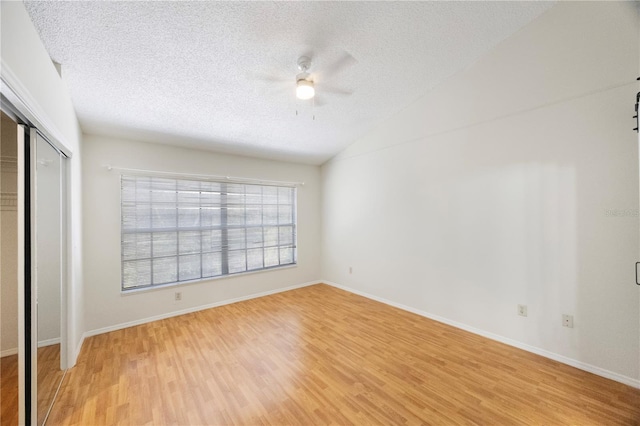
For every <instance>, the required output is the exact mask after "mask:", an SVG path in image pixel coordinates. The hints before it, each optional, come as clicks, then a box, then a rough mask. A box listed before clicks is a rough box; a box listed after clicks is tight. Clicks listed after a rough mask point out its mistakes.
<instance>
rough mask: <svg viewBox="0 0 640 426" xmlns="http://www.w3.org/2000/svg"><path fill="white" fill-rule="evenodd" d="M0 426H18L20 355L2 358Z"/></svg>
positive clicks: (0, 367)
mask: <svg viewBox="0 0 640 426" xmlns="http://www.w3.org/2000/svg"><path fill="white" fill-rule="evenodd" d="M0 408H1V410H0V425H2V426H5V425H7V426H13V425H17V424H18V355H9V356H5V357H2V358H0Z"/></svg>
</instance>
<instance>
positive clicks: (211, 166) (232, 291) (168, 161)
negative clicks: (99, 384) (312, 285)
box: [82, 135, 320, 334]
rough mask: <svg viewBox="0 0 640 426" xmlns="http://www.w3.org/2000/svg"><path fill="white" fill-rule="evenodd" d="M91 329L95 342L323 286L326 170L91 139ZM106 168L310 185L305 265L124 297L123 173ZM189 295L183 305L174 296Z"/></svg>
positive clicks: (305, 189)
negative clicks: (256, 297) (134, 327)
mask: <svg viewBox="0 0 640 426" xmlns="http://www.w3.org/2000/svg"><path fill="white" fill-rule="evenodd" d="M82 163H83V170H84V171H83V185H84V191H85V195H84V226H85V228H84V271H85V303H86V305H85V323H86V326H87V330H88V331H87V332H88V334H94V333H96V332H97V331H101V330H102V331H104V329H111V328H117V327H120V326H122V325H125V324H131V323H135V322H140V321H144V320H145V319H148V318H153V317H158V316H167V315H171V314H172V313H174V312H177V311H182V310H187V309H194V308H197V307H199V306H205V305H209V304H213V303H217V302H223V301H226V300H231V299H235V298H240V297H245V296H248V295H252V294H255V293H260V292H268V291H272V290H276V289H279V288H284V287H288V286H294V285H300V284H304V283H308V282H312V281H316V280H318V278H319V276H320V258H319V244H318V241H319V240H320V234H319V232H320V220H319V219H320V218H319V216H320V205H319V203H320V169H319V167H317V166H307V165H296V164H290V163H282V162H275V161H269V160H259V159H252V158H247V157H238V156H232V155H224V154H215V153H212V152H206V151H197V150H189V149H184V148H178V147H172V146H167V145H159V144H149V143H144V142H137V141H128V140H127V141H125V140H116V139H113V138H106V137H98V136H91V135H84V138H83V159H82ZM105 165H112V166H116V167H126V168H135V169H143V170H156V171H164V172H177V173H192V174H205V175H222V176H236V177H249V178H259V179H268V180H278V181H289V182H291V181H293V182H305V185H304V186H302V187H300V188H299V189H298V265H297V266H296V267H293V268H286V269H279V270H271V271H264V272H259V273H253V274H246V275H239V276H233V277H227V278H219V279H214V280H206V281H201V282H198V283H194V284H184V285H180V286H173V287H165V288H158V289H153V290H148V291H142V292H138V293H133V294H126V295H122V294H121V292H120V286H121V280H120V270H121V268H120V172H118V171H115V170H114V171H108V170H107V169H106V168H105ZM176 291H180V292H182V301H180V302H175V301H174V293H175V292H176Z"/></svg>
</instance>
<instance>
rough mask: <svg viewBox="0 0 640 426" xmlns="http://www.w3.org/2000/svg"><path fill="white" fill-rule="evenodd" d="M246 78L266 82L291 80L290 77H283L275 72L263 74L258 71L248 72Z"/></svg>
mask: <svg viewBox="0 0 640 426" xmlns="http://www.w3.org/2000/svg"><path fill="white" fill-rule="evenodd" d="M248 78H249V79H250V80H260V81H266V82H268V83H285V82H288V83H291V80H292V78H291V77H284V76H280V75H275V74H265V73H260V72H254V73H250V74H248Z"/></svg>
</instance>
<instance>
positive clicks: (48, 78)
mask: <svg viewBox="0 0 640 426" xmlns="http://www.w3.org/2000/svg"><path fill="white" fill-rule="evenodd" d="M0 21H1V25H0V28H1V29H2V30H1V32H0V45H1V48H0V60H1V66H0V75H1V76H2V80H3V82H4V83H5V84H7V85H8V86H9V87H11V89H12V90H13V92H15V93H16V94H17V95H18V96H19V97H20V99H21V101H22V102H23V103H24V104H25V105H26V107H27V110H26V111H22V112H23V113H25V114H27V115H28V117H29V118H30V119H35V120H37V121H38V125H39V128H40V130H42V131H44V132H45V133H47V134H48V135H49V136H50V137H51V138H52V139H54V141H55V142H56V143H57V144H59V145H61V146H63V147H64V148H65V150H66V151H67V152H70V153H72V154H73V157H72V158H71V160H70V167H69V182H70V184H69V185H70V191H69V194H68V196H69V216H70V223H71V225H70V235H71V238H70V241H69V258H70V270H69V281H70V282H69V288H68V294H67V295H66V296H67V297H66V300H65V302H66V303H67V305H68V310H67V314H68V315H67V316H68V342H67V344H68V354H69V360H68V361H69V365H70V366H71V365H73V363H74V362H75V357H76V355H77V351H78V350H79V348H80V344H81V342H82V335H83V332H84V326H83V323H82V320H83V317H84V314H83V288H82V281H83V278H82V246H81V243H82V216H81V214H82V200H81V191H82V184H81V164H80V159H81V155H80V154H81V153H80V145H81V134H80V128H79V126H78V122H77V119H76V115H75V112H74V109H73V105H72V103H71V98H70V96H69V91H68V90H67V87H66V85H65V83H64V81H63V80H62V79H61V78H60V76H59V75H58V73H57V71H56V69H55V67H54V66H53V63H52V62H51V59H50V58H49V56H48V54H47V52H46V50H45V48H44V46H43V44H42V42H41V41H40V38H39V36H38V33H37V31H36V29H35V28H34V26H33V24H32V23H31V19H30V18H29V15H28V14H27V12H26V10H25V9H24V6H23V4H22V2H8V1H3V2H0Z"/></svg>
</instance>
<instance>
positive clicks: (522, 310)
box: [518, 305, 527, 317]
mask: <svg viewBox="0 0 640 426" xmlns="http://www.w3.org/2000/svg"><path fill="white" fill-rule="evenodd" d="M518 315H520V316H521V317H526V316H527V305H518Z"/></svg>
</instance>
